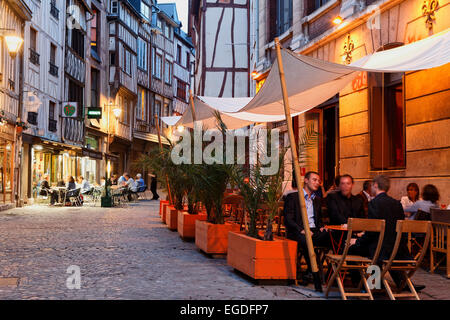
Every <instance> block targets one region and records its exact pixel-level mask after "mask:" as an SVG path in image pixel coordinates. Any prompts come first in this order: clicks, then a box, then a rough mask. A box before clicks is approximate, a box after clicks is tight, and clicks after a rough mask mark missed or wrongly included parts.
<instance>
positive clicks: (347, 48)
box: [344, 34, 355, 64]
mask: <svg viewBox="0 0 450 320" xmlns="http://www.w3.org/2000/svg"><path fill="white" fill-rule="evenodd" d="M353 49H355V44H354V42H353V40H352V39H351V38H350V34H348V35H347V40H345V42H344V58H345V64H350V63H351V62H352V51H353Z"/></svg>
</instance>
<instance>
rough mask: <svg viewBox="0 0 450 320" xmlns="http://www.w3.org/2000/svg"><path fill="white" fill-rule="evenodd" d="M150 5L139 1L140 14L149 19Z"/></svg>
mask: <svg viewBox="0 0 450 320" xmlns="http://www.w3.org/2000/svg"><path fill="white" fill-rule="evenodd" d="M150 13H151V12H150V7H149V6H148V5H146V4H145V3H144V2H142V1H141V14H142V15H143V16H144V18H146V19H147V20H149V21H150Z"/></svg>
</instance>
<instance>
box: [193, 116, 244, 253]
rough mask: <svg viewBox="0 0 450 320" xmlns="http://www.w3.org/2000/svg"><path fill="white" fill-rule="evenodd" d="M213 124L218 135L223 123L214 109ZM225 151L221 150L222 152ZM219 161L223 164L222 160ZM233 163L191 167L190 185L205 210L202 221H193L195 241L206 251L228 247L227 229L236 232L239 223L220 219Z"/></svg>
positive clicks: (222, 217)
mask: <svg viewBox="0 0 450 320" xmlns="http://www.w3.org/2000/svg"><path fill="white" fill-rule="evenodd" d="M215 116H216V120H217V127H218V129H219V130H220V131H221V133H222V135H223V136H225V134H226V130H227V128H226V126H225V124H224V123H223V121H222V119H221V116H220V114H219V113H217V112H216V114H215ZM224 154H225V153H224ZM223 160H224V161H223V162H222V163H226V162H225V159H223ZM234 166H235V165H233V164H217V163H213V164H202V165H197V166H195V167H194V171H195V174H194V185H195V189H196V190H198V191H199V194H198V196H199V197H200V199H201V202H202V204H203V206H204V207H205V209H206V213H207V219H206V221H196V224H195V244H196V246H197V247H198V248H199V249H200V250H202V251H203V252H205V253H207V254H217V255H220V254H222V255H223V254H226V253H227V249H228V232H229V231H232V230H234V231H239V226H238V225H236V224H233V223H228V222H227V221H225V219H224V213H223V199H224V196H225V192H226V190H227V186H228V185H229V183H230V182H231V180H230V177H231V173H232V171H233V170H234Z"/></svg>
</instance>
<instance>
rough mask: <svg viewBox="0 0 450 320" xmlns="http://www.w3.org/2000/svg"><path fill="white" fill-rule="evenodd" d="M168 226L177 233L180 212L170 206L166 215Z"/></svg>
mask: <svg viewBox="0 0 450 320" xmlns="http://www.w3.org/2000/svg"><path fill="white" fill-rule="evenodd" d="M166 224H167V226H168V227H169V230H172V231H175V230H177V227H178V210H177V209H175V207H173V206H170V207H169V209H168V210H167V213H166Z"/></svg>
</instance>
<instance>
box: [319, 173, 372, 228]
mask: <svg viewBox="0 0 450 320" xmlns="http://www.w3.org/2000/svg"><path fill="white" fill-rule="evenodd" d="M352 188H353V177H352V176H351V175H349V174H344V175H342V176H341V177H340V179H339V191H338V192H334V193H330V194H329V195H327V208H328V216H329V217H330V224H332V225H340V224H346V223H347V220H348V218H364V215H365V214H364V203H363V201H362V199H361V198H359V197H357V196H354V195H353V194H352Z"/></svg>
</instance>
